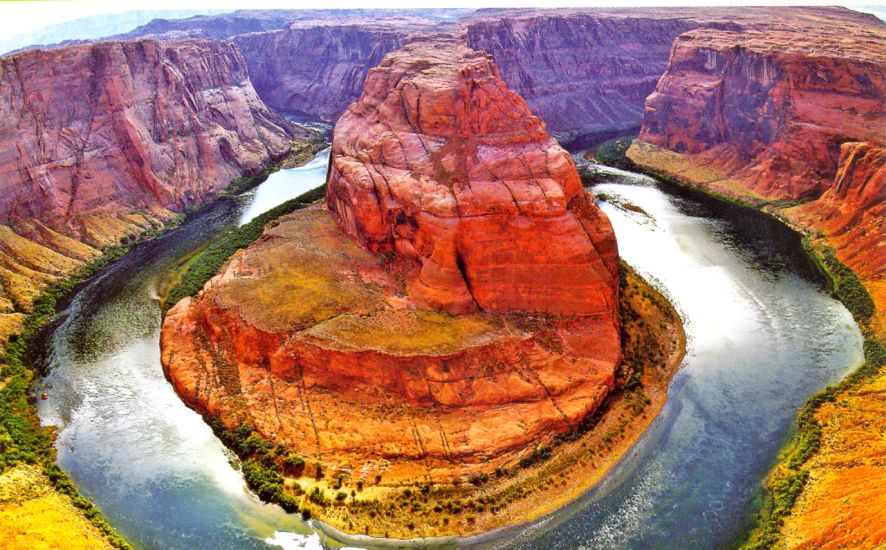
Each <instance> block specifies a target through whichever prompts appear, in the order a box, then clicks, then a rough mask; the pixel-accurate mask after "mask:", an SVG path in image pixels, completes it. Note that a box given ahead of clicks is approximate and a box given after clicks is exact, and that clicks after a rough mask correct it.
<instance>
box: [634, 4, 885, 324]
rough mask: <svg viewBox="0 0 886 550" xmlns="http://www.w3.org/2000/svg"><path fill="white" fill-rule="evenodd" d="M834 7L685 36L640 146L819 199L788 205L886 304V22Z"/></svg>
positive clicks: (758, 196) (781, 198) (785, 201)
mask: <svg viewBox="0 0 886 550" xmlns="http://www.w3.org/2000/svg"><path fill="white" fill-rule="evenodd" d="M802 13H804V14H805V13H806V12H802ZM832 15H833V14H832V13H831V12H830V11H827V10H824V11H820V12H818V11H812V12H811V13H808V14H806V15H805V16H804V17H799V16H797V17H795V18H794V19H792V20H791V21H790V22H791V26H789V27H784V28H775V27H774V26H769V27H763V28H760V29H746V30H742V31H739V32H731V31H723V30H713V29H702V30H695V31H691V32H688V33H686V34H684V35H682V36H680V38H678V39H677V41H676V42H675V44H674V48H673V51H672V52H671V57H670V61H669V63H668V68H667V71H666V72H665V74H664V75H663V76H662V78H661V80H660V81H659V83H658V86H657V87H656V90H655V92H654V93H653V94H652V95H650V96H649V98H648V99H647V104H646V113H645V118H644V123H643V128H642V131H641V133H640V139H639V141H637V142H635V143H634V145H633V146H632V147H631V149H630V150H629V151H628V156H629V157H631V158H632V159H633V160H634V161H635V162H637V163H638V164H640V165H643V166H646V167H648V168H652V169H654V170H658V171H661V172H665V173H669V174H671V175H675V176H678V177H680V178H682V179H684V180H687V181H689V182H691V183H694V184H697V185H700V186H702V187H704V188H706V189H709V190H712V191H714V192H718V193H722V194H725V195H728V196H732V197H737V198H740V199H743V200H747V201H750V202H754V203H756V204H760V205H764V204H767V203H768V204H769V206H768V207H769V208H773V209H775V210H779V209H781V208H784V207H785V206H791V205H792V204H796V203H797V202H808V201H812V202H808V204H805V205H803V206H801V207H798V208H788V209H785V210H780V213H781V215H783V216H786V217H787V218H789V219H790V220H791V221H792V223H796V224H798V225H801V226H802V227H803V228H805V229H807V230H810V231H811V232H812V233H813V234H814V233H816V232H821V233H823V234H824V235H825V236H827V237H828V238H829V239H831V243H832V244H833V245H835V246H836V247H837V255H838V257H839V258H840V259H841V260H842V261H844V262H845V263H846V264H847V265H848V266H849V267H850V268H851V269H853V270H854V271H855V272H856V273H857V274H858V275H859V277H860V278H861V279H862V281H863V282H864V283H865V285H866V286H867V287H868V289H869V291H870V293H871V294H872V296H873V297H874V298H875V300H878V301H880V302H881V303H882V302H883V301H884V300H883V298H882V294H883V280H884V273H883V267H882V266H883V250H882V246H880V243H882V242H884V240H886V236H884V233H883V226H882V215H883V212H882V202H883V197H884V195H886V189H884V184H883V176H882V162H883V156H882V153H880V152H878V151H881V150H882V147H883V144H884V143H886V130H884V129H886V53H884V52H886V24H883V23H882V22H877V21H871V20H869V19H868V18H865V17H861V16H858V17H847V18H843V19H839V20H836V19H833V18H831V17H830V16H832ZM819 197H820V198H819ZM814 199H818V200H814ZM880 311H881V312H882V308H880ZM881 314H882V313H881Z"/></svg>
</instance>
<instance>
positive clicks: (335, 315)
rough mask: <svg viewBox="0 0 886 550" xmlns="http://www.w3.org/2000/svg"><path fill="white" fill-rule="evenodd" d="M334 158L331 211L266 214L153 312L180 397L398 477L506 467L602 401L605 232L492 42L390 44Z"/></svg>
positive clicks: (348, 464) (610, 259)
mask: <svg viewBox="0 0 886 550" xmlns="http://www.w3.org/2000/svg"><path fill="white" fill-rule="evenodd" d="M332 163H333V164H332V166H331V168H330V176H329V190H328V195H327V206H328V208H327V207H324V206H322V205H315V206H313V207H310V208H308V209H305V210H301V211H297V212H295V213H293V214H291V215H289V216H285V217H283V218H281V219H280V220H278V221H277V222H275V223H273V224H271V225H270V226H269V227H268V228H266V230H265V234H264V235H263V236H262V237H261V238H260V239H259V240H258V241H257V242H256V243H254V244H253V245H251V246H249V247H248V248H246V249H245V250H243V251H241V252H239V253H237V254H236V255H235V256H234V258H233V259H232V260H231V262H230V263H229V264H228V265H227V266H226V267H225V269H224V270H223V271H222V273H220V274H219V275H217V276H216V277H215V278H214V279H212V280H211V281H210V282H209V283H208V284H207V285H206V287H205V288H204V289H203V291H202V292H201V293H200V294H199V295H198V296H197V297H196V298H193V299H191V298H188V299H185V300H182V301H181V302H180V303H178V304H177V305H175V306H174V307H173V308H172V309H171V310H170V311H169V313H168V314H167V316H166V318H165V320H164V323H163V329H162V337H161V348H162V361H163V365H164V368H165V370H166V372H167V374H168V375H169V378H170V380H171V381H172V383H173V385H174V386H175V388H176V390H177V391H178V393H179V394H180V395H181V396H182V398H183V399H184V400H185V402H187V403H188V404H189V405H190V406H191V407H193V408H195V409H197V410H198V411H201V412H203V413H205V414H209V415H214V416H218V417H219V418H220V419H221V420H222V422H224V423H225V424H226V425H227V426H228V427H232V428H233V427H236V426H238V425H239V424H240V423H242V422H246V423H249V424H251V425H253V426H255V428H256V429H257V430H258V431H259V432H260V433H262V434H263V435H264V436H265V437H268V438H271V439H272V440H274V441H275V442H278V443H282V444H283V445H285V446H286V447H287V448H288V449H290V450H293V451H296V452H298V453H300V454H301V455H302V456H305V457H308V456H310V457H311V460H314V459H316V460H318V461H320V462H321V463H322V464H323V465H324V467H335V468H337V471H344V472H351V473H352V475H354V476H355V477H358V478H360V479H371V478H372V477H374V475H375V474H381V473H383V474H384V479H385V480H386V481H389V482H393V483H398V482H400V481H414V480H416V479H431V480H435V481H451V480H453V479H458V478H462V479H463V478H464V477H466V476H468V475H469V474H471V473H472V472H478V471H485V472H488V471H491V470H493V469H494V468H496V467H498V466H502V465H505V464H513V463H514V462H516V461H517V460H518V459H519V458H520V457H521V456H523V455H524V454H525V453H529V452H531V451H532V449H533V448H534V447H535V446H537V445H539V444H542V443H543V442H545V441H549V440H550V439H551V438H552V437H553V436H554V435H555V434H557V433H562V432H565V431H568V430H571V429H573V428H574V427H575V426H576V425H577V423H579V422H581V420H582V419H584V418H586V417H587V416H588V415H589V414H591V413H593V411H595V410H596V409H597V408H598V407H599V406H600V404H601V403H602V402H603V400H604V399H605V397H606V395H608V393H609V392H610V390H611V389H612V387H613V386H614V383H615V371H616V367H617V365H618V363H619V361H620V359H621V345H620V337H619V324H618V320H617V302H616V298H617V278H616V277H617V273H616V270H617V265H616V261H617V258H616V251H615V241H614V237H613V233H612V229H611V227H610V226H609V223H608V221H607V220H606V218H605V217H604V216H603V215H602V214H601V213H600V212H599V211H598V210H597V208H596V207H595V206H594V204H592V203H591V202H590V201H589V199H588V195H587V194H586V192H585V191H584V189H582V187H581V184H580V182H579V179H578V175H577V173H576V170H575V167H574V165H573V164H572V161H571V157H570V156H569V155H568V154H566V153H565V152H564V151H563V150H562V149H560V148H559V147H558V146H556V144H554V143H553V141H551V139H550V138H549V137H548V136H547V134H546V132H545V129H544V125H543V124H542V123H541V122H540V121H539V120H538V119H537V118H535V117H534V116H532V115H531V113H530V112H529V110H528V108H527V107H526V104H525V103H524V102H523V101H522V100H521V99H520V98H519V97H518V96H517V95H516V94H514V93H512V92H510V91H509V90H508V89H507V87H506V86H505V84H504V83H503V82H502V80H501V78H500V76H499V75H498V72H497V70H496V69H495V66H494V65H493V63H492V62H491V60H490V59H489V57H488V56H487V55H486V54H480V53H477V52H474V51H473V50H470V49H468V48H467V47H466V46H464V45H461V44H457V43H454V42H448V41H435V42H433V43H416V44H412V45H408V46H406V47H405V48H403V49H402V50H399V51H397V52H395V53H393V54H391V55H389V56H387V57H386V58H385V60H384V61H383V62H382V63H381V65H380V66H379V67H378V68H377V69H373V70H372V71H370V73H369V76H368V77H367V83H366V87H365V91H364V93H363V96H362V98H361V100H360V101H359V102H357V103H355V104H354V105H353V106H352V107H351V108H349V110H348V111H347V112H346V114H345V115H343V116H342V118H341V120H340V121H339V123H338V125H337V126H336V130H335V139H334V146H333V154H332ZM281 296H285V299H281ZM440 310H442V311H440ZM525 312H532V313H530V314H527V313H525ZM553 314H568V315H553Z"/></svg>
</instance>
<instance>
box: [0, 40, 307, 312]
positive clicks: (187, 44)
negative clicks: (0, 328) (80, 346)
mask: <svg viewBox="0 0 886 550" xmlns="http://www.w3.org/2000/svg"><path fill="white" fill-rule="evenodd" d="M0 81H2V82H3V85H2V86H0V282H2V284H0V307H3V308H5V311H3V312H2V313H9V314H11V313H12V312H13V311H18V312H21V311H23V310H25V309H26V308H27V307H28V305H29V303H30V299H31V298H32V297H33V295H34V294H36V293H37V292H38V291H39V289H40V288H42V286H43V285H44V284H45V283H46V282H47V281H48V280H52V279H54V278H56V277H59V276H61V275H64V274H66V273H69V272H70V271H72V270H73V269H75V268H76V267H77V266H79V265H81V264H82V263H83V262H84V261H86V260H88V259H90V258H94V257H95V256H96V255H97V254H98V250H97V249H98V248H99V247H101V246H104V245H107V244H111V243H114V242H117V240H118V239H119V238H120V237H122V236H124V235H127V234H130V233H136V232H140V231H142V230H144V229H145V228H148V227H151V226H152V225H153V224H156V223H157V222H158V221H159V220H163V219H165V218H168V217H169V216H170V215H171V210H183V209H184V208H185V207H187V206H189V205H193V204H197V203H199V202H201V201H203V200H205V199H207V198H208V197H210V196H212V195H213V194H215V193H216V192H218V191H219V190H221V189H222V188H223V187H224V186H225V185H227V184H228V183H229V182H230V181H231V180H232V179H234V178H236V177H238V176H241V175H243V174H253V173H256V172H259V171H261V170H262V169H263V168H264V167H266V166H267V164H268V162H269V161H270V159H272V158H274V157H279V156H281V155H283V154H285V153H286V152H287V151H288V150H289V147H290V144H291V133H290V131H291V126H290V125H289V124H288V123H287V122H285V121H283V120H282V119H280V118H279V117H278V116H277V115H275V114H273V113H272V112H271V111H269V110H268V109H267V108H266V107H265V105H264V104H263V103H262V101H261V100H260V99H259V98H258V96H257V95H256V93H255V90H254V89H253V88H252V86H251V85H250V83H249V80H248V77H247V74H246V68H245V65H244V62H243V59H242V57H241V56H240V54H239V53H238V52H237V49H236V47H234V46H233V45H232V44H229V43H224V42H210V41H175V42H158V41H153V40H139V41H132V42H101V43H95V44H91V45H84V46H74V47H69V48H57V49H52V50H32V51H27V52H24V53H21V54H17V55H13V56H9V57H4V58H2V59H0Z"/></svg>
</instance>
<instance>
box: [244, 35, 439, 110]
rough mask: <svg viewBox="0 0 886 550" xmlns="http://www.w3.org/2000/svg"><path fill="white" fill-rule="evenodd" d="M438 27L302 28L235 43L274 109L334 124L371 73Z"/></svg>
mask: <svg viewBox="0 0 886 550" xmlns="http://www.w3.org/2000/svg"><path fill="white" fill-rule="evenodd" d="M431 25H432V22H430V21H425V20H421V19H418V20H415V19H404V20H402V21H395V22H390V21H386V20H385V19H378V20H371V21H367V20H362V21H361V20H357V21H356V22H353V21H348V20H345V21H341V20H338V21H328V22H310V21H308V22H300V23H295V24H293V25H292V26H291V27H290V28H288V29H285V30H280V31H276V32H270V33H253V34H244V35H241V36H237V37H235V38H234V39H233V40H234V41H235V42H236V43H237V45H238V46H239V48H240V50H241V51H242V52H243V56H244V58H245V59H246V63H247V66H248V68H249V76H250V78H251V79H252V83H253V85H254V86H255V88H256V89H257V90H258V93H259V94H261V97H262V99H263V100H264V101H265V102H266V103H267V104H268V105H269V106H270V107H272V108H274V109H276V110H278V111H282V112H288V113H296V114H306V115H310V116H314V117H319V118H321V119H323V120H325V121H328V122H334V121H335V120H336V119H337V118H338V117H339V115H341V114H342V112H344V110H345V109H346V108H347V106H348V105H349V104H350V103H351V102H352V101H354V100H355V99H357V98H358V97H360V92H361V91H362V90H363V81H364V80H365V78H366V74H367V72H368V71H369V69H370V68H372V67H375V66H376V65H378V63H379V61H381V59H382V57H384V55H385V54H387V53H388V52H391V51H393V50H396V49H397V48H399V47H400V46H401V45H402V44H403V42H404V40H405V39H406V37H407V36H408V35H409V34H410V32H412V31H416V30H419V29H422V28H425V29H428V30H431V29H432V27H431Z"/></svg>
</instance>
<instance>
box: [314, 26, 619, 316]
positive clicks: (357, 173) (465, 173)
mask: <svg viewBox="0 0 886 550" xmlns="http://www.w3.org/2000/svg"><path fill="white" fill-rule="evenodd" d="M327 204H328V206H329V208H330V210H331V211H332V212H333V214H334V215H335V217H336V219H337V220H338V222H339V225H340V226H341V228H342V230H343V231H344V232H346V233H347V234H348V235H351V236H352V237H353V238H354V239H355V240H356V241H357V242H359V243H360V244H361V246H364V247H365V248H366V249H368V250H370V251H372V252H376V253H390V252H394V253H396V254H398V255H400V256H402V257H405V258H409V259H412V260H414V261H415V262H416V263H417V264H419V266H420V268H421V271H420V273H419V275H418V277H417V279H416V280H413V281H410V284H409V295H410V297H411V298H412V299H413V300H414V301H415V302H416V303H418V304H421V305H424V306H426V307H432V308H436V309H442V310H444V311H447V312H449V313H454V314H455V313H464V312H468V311H472V310H474V309H475V308H479V309H482V310H485V311H537V312H544V313H552V314H601V315H607V316H610V317H612V316H613V315H614V311H615V304H616V299H615V292H616V288H617V285H616V284H615V279H616V271H617V252H616V244H615V237H614V234H613V232H612V229H611V227H610V225H609V222H608V220H607V219H606V217H605V215H604V214H603V213H602V212H600V211H599V210H598V209H597V208H596V207H595V206H594V205H593V204H592V203H591V201H590V199H589V198H588V196H587V193H586V192H585V190H584V189H583V188H582V185H581V182H580V180H579V178H578V174H577V172H576V170H575V166H574V164H573V162H572V159H571V157H570V156H569V154H567V153H566V152H565V151H564V150H563V149H561V148H560V147H559V146H558V145H557V144H556V143H555V142H554V141H553V140H552V139H551V138H550V137H549V136H548V135H547V132H546V131H545V126H544V123H542V122H541V121H540V120H539V119H538V118H536V117H535V116H533V115H532V113H530V112H529V109H528V107H527V106H526V103H525V102H524V101H523V100H522V99H521V98H520V97H519V96H517V95H516V94H515V93H513V92H511V91H510V90H509V89H508V88H507V86H506V85H505V83H504V82H503V81H502V79H501V76H500V75H499V73H498V69H497V68H496V67H495V65H494V64H493V62H492V61H491V59H490V57H489V56H488V55H486V54H482V53H478V52H475V51H473V50H471V49H469V48H467V47H466V46H463V45H461V44H458V43H454V42H419V43H413V44H411V45H408V46H406V47H405V48H403V49H402V50H400V51H398V52H395V53H393V54H389V55H388V56H387V57H386V58H385V59H384V61H383V62H382V63H381V65H380V66H379V67H377V68H375V69H373V70H371V71H370V73H369V75H368V76H367V78H366V83H365V86H364V91H363V95H362V97H361V98H360V100H359V101H357V102H355V103H354V104H353V105H351V107H350V108H349V109H348V110H347V111H346V112H345V114H344V115H342V117H341V118H340V119H339V122H338V124H337V125H336V130H335V138H334V141H333V151H332V166H331V168H330V175H329V189H328V192H327Z"/></svg>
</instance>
